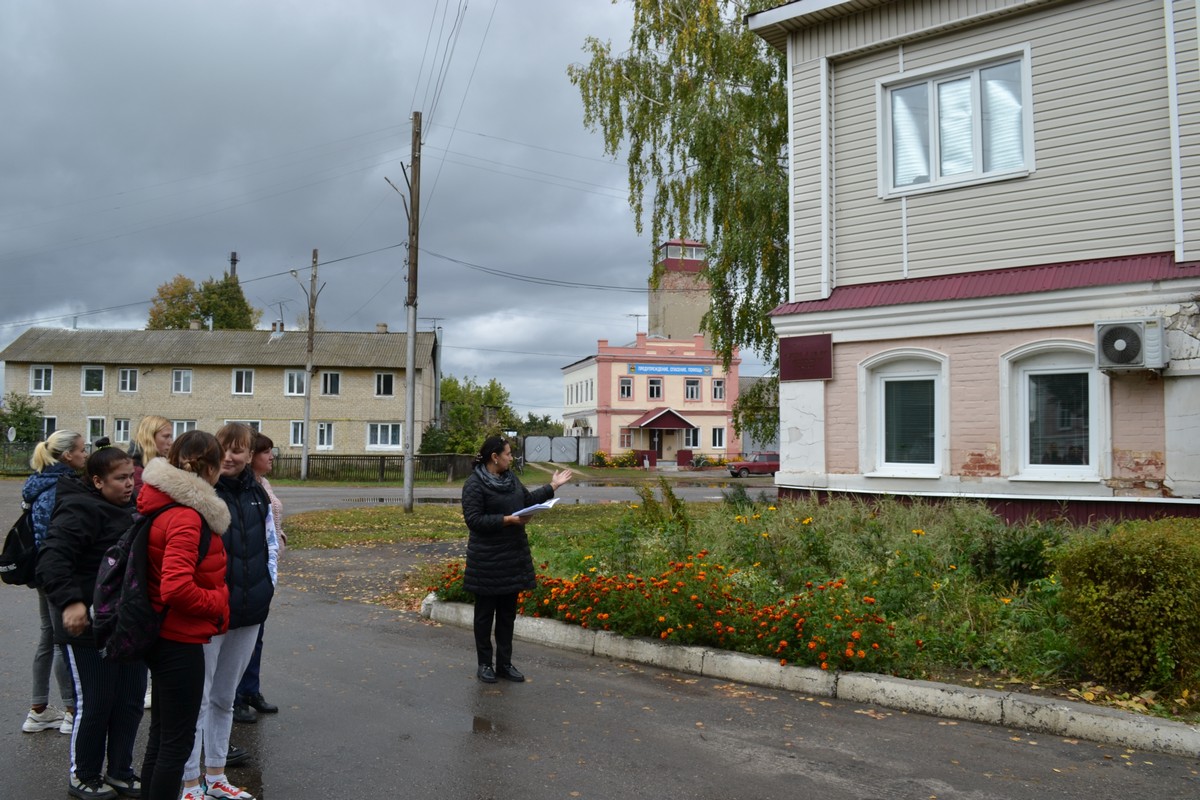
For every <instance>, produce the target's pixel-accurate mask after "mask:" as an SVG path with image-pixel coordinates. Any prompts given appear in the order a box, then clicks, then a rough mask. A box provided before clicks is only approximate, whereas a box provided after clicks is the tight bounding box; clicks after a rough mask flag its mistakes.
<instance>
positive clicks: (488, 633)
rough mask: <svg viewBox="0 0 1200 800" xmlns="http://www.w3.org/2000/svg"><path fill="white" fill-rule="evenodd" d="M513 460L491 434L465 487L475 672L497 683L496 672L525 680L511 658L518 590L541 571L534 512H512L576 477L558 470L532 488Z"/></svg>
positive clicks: (500, 440) (544, 497)
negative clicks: (532, 531) (532, 539)
mask: <svg viewBox="0 0 1200 800" xmlns="http://www.w3.org/2000/svg"><path fill="white" fill-rule="evenodd" d="M512 462H513V455H512V447H511V446H510V445H509V443H508V442H506V441H505V440H504V439H503V438H501V437H499V436H492V437H490V438H489V439H487V440H486V441H485V442H484V443H483V447H482V448H480V450H479V455H478V456H476V458H475V470H474V471H473V472H472V473H471V474H470V475H469V476H467V480H466V482H465V483H464V484H463V490H462V508H463V518H464V519H465V520H466V523H467V529H468V531H469V532H470V536H469V538H468V539H467V568H466V573H465V575H464V579H463V587H464V588H465V589H466V590H467V591H468V592H471V593H473V594H474V595H475V653H476V656H477V658H478V662H479V666H478V668H477V669H476V672H475V675H476V677H477V678H479V680H481V681H483V682H484V683H495V682H496V678H497V676H499V677H501V678H504V679H505V680H510V681H517V682H520V681H523V680H525V676H524V675H522V674H521V672H520V671H519V670H518V669H517V668H516V667H514V666H513V664H512V640H513V627H514V625H515V623H516V619H517V596H518V595H519V594H520V593H521V591H522V590H523V589H532V588H533V587H534V586H535V585H536V583H537V576H536V574H535V573H534V571H533V555H532V554H531V553H530V551H529V537H528V536H527V535H526V534H525V524H526V523H527V522H528V521H529V520H530V517H516V516H513V512H514V511H520V510H521V509H523V508H525V507H527V506H531V505H534V504H535V503H544V502H545V501H547V500H549V499H550V498H551V497H553V496H554V492H555V490H557V489H558V487H560V486H562V485H563V484H564V483H566V482H567V481H569V480H571V477H572V472H571V470H569V469H563V470H559V471H557V472H555V473H554V475H553V477H552V478H551V479H550V483H548V484H546V485H545V486H541V487H538V488H537V489H534V490H532V491H530V490H529V489H526V488H525V487H524V486H523V485H521V481H520V480H518V479H517V476H516V475H515V474H513V472H512V470H511V469H510V467H511V466H512ZM493 623H495V626H496V650H495V657H496V658H495V665H494V666H493V662H492V624H493Z"/></svg>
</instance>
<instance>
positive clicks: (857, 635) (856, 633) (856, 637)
mask: <svg viewBox="0 0 1200 800" xmlns="http://www.w3.org/2000/svg"><path fill="white" fill-rule="evenodd" d="M850 638H851V639H853V640H855V641H858V640H859V639H861V638H862V631H853V632H852V633H851V634H850Z"/></svg>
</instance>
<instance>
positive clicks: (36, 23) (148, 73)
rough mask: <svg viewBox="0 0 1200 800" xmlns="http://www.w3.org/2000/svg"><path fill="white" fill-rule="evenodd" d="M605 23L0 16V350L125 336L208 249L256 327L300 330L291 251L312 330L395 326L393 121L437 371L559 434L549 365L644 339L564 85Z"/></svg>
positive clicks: (352, 2)
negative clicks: (416, 176) (314, 291)
mask: <svg viewBox="0 0 1200 800" xmlns="http://www.w3.org/2000/svg"><path fill="white" fill-rule="evenodd" d="M631 18H632V12H631V11H630V8H629V6H628V5H627V4H625V3H619V4H617V5H613V4H612V3H610V2H609V0H475V1H474V2H469V3H468V2H466V0H436V1H435V0H400V1H399V2H397V0H391V1H390V2H389V1H386V0H336V1H335V0H320V1H318V0H305V1H304V2H282V1H281V0H255V2H246V1H245V0H204V1H203V2H200V0H172V2H169V3H164V2H160V1H158V0H106V2H65V0H6V2H4V3H3V4H0V99H2V102H3V104H4V113H3V124H0V176H3V177H2V179H0V276H2V277H0V346H3V345H6V344H7V343H8V342H10V341H12V339H14V338H16V336H18V335H19V334H20V333H21V332H22V331H24V330H25V329H26V328H27V327H29V326H30V325H33V324H36V325H47V326H66V327H70V326H71V325H77V326H78V327H81V328H83V327H88V328H129V327H142V326H143V325H144V324H145V320H146V313H147V310H148V308H149V300H150V298H151V297H153V295H154V293H155V291H156V289H157V287H158V286H159V285H160V284H162V283H164V282H166V281H167V280H169V279H170V278H172V277H173V276H175V275H176V274H180V273H182V274H184V275H187V276H188V277H190V278H192V279H194V280H195V281H197V282H199V281H201V280H203V279H205V278H207V277H209V276H213V275H220V274H221V273H222V272H223V271H224V270H226V269H228V266H229V265H228V258H229V253H230V251H233V250H236V251H237V253H238V257H239V259H240V262H239V264H238V267H237V271H238V275H239V277H240V278H241V280H242V283H243V287H244V290H245V292H246V296H247V298H248V299H249V300H250V302H251V303H252V304H254V305H255V306H257V307H259V308H262V309H263V311H264V316H263V319H264V322H265V323H266V324H267V325H269V322H270V320H271V319H273V318H276V317H279V316H280V313H281V309H282V315H283V319H284V320H285V322H286V324H287V326H288V327H289V328H292V327H295V323H296V320H297V319H298V318H299V317H301V316H302V315H303V314H304V313H305V308H306V306H305V302H306V301H305V298H304V294H303V292H302V291H301V288H300V286H299V285H298V284H297V282H296V280H294V279H293V278H292V277H291V276H290V275H289V274H288V271H289V270H290V269H297V270H299V271H300V277H301V278H302V279H303V281H304V283H305V285H306V286H307V279H308V267H309V264H310V263H311V258H312V250H313V249H314V248H317V249H319V251H320V259H321V262H322V264H323V266H322V267H321V268H320V270H319V275H320V280H321V282H322V283H324V284H325V286H324V289H323V291H322V292H321V294H320V302H319V305H318V318H319V323H318V324H319V325H320V326H321V327H322V328H324V329H326V330H345V331H351V330H373V329H374V326H375V324H376V323H377V322H386V323H388V325H389V326H390V327H391V329H392V330H397V331H403V330H404V329H405V325H406V314H405V308H404V298H405V294H406V291H407V289H406V284H405V273H406V268H405V265H404V256H405V250H404V249H403V247H399V246H397V245H401V244H403V243H404V242H405V241H406V240H407V223H406V221H405V218H404V204H403V202H402V199H401V197H400V196H399V195H398V194H396V192H394V191H393V190H392V189H391V188H390V187H389V186H388V184H387V183H386V182H385V180H384V178H385V177H387V178H390V179H391V180H392V181H393V182H394V183H396V184H397V185H398V186H401V187H403V185H404V184H403V180H404V175H403V172H402V170H401V164H405V165H408V164H409V163H410V158H411V155H410V151H411V137H412V133H411V118H412V112H413V111H414V110H417V111H421V113H422V115H423V123H424V129H425V130H424V137H423V140H424V145H423V149H422V172H421V181H422V192H421V210H422V214H421V217H422V226H421V239H420V244H421V255H420V258H419V260H418V264H419V267H420V276H419V282H418V290H419V297H418V309H419V316H420V317H421V318H422V319H421V320H420V323H419V328H420V329H421V330H429V329H431V328H432V326H433V325H434V324H435V322H434V318H436V319H437V322H436V324H437V325H440V326H441V327H442V329H443V335H444V338H443V342H444V344H445V351H444V353H445V358H444V371H445V372H446V373H447V374H451V375H455V376H458V377H460V378H461V377H474V378H476V379H478V380H479V381H480V382H486V381H487V380H488V379H490V378H497V379H498V380H500V381H501V383H503V384H504V385H505V386H506V387H507V388H508V390H509V392H510V394H511V396H512V400H513V404H514V406H515V408H516V410H517V412H518V413H519V414H521V415H522V416H524V415H525V414H526V413H528V412H534V413H538V414H542V413H549V414H551V415H552V416H553V417H554V418H555V419H558V418H560V417H561V415H562V389H561V386H562V383H561V373H560V372H559V369H560V367H562V366H564V365H566V364H568V363H571V362H572V361H575V360H577V359H579V358H582V357H584V356H586V355H588V354H590V353H593V352H594V351H595V345H596V340H597V339H600V338H607V339H610V340H611V341H612V342H613V343H614V344H615V343H623V342H626V341H630V340H632V339H633V336H634V334H635V332H636V329H637V326H639V325H640V329H641V330H645V324H646V321H645V319H644V318H642V319H640V320H639V319H638V318H636V317H633V316H629V315H631V314H645V311H646V297H645V286H646V278H647V276H648V275H649V269H650V258H651V243H650V242H649V241H648V239H647V238H645V237H639V236H638V235H637V234H636V232H635V228H634V220H633V214H632V212H631V211H630V210H629V206H628V203H627V199H626V196H627V184H626V170H625V167H624V165H623V164H621V163H618V162H614V161H613V160H612V159H610V158H606V157H605V156H604V154H603V147H602V144H601V141H600V136H599V134H593V133H590V132H589V131H587V130H586V129H585V128H584V126H583V123H582V105H581V102H580V99H579V95H578V91H577V90H576V89H575V87H573V86H572V85H571V83H570V81H569V80H568V79H567V76H566V68H567V66H568V65H569V64H571V63H574V62H578V61H581V60H582V59H583V56H584V54H583V51H582V49H581V48H582V46H583V43H584V39H585V37H587V36H589V35H593V36H598V37H600V38H603V39H611V40H612V41H613V42H614V43H615V44H617V45H618V48H620V47H623V42H624V41H626V39H627V37H628V31H629V25H630V21H631ZM456 20H457V24H456ZM464 262H465V263H464ZM527 279H534V280H532V281H531V280H527ZM547 280H548V281H552V282H556V283H557V282H563V283H566V284H568V285H548V284H547V283H545V282H544V281H547ZM572 283H573V284H579V285H569V284H572ZM597 287H608V288H597ZM97 312H99V313H97ZM747 366H748V367H749V368H746V367H744V368H743V371H744V372H746V373H747V374H756V370H755V368H754V365H753V364H752V363H749V364H748V365H747Z"/></svg>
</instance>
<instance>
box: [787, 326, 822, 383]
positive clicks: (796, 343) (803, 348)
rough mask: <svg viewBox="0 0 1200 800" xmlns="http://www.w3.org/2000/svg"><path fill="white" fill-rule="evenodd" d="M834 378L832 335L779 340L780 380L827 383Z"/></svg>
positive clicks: (820, 334) (792, 337)
mask: <svg viewBox="0 0 1200 800" xmlns="http://www.w3.org/2000/svg"><path fill="white" fill-rule="evenodd" d="M832 378H833V335H832V334H829V333H818V334H816V335H815V336H788V337H785V338H783V339H780V340H779V380H781V381H827V380H830V379H832Z"/></svg>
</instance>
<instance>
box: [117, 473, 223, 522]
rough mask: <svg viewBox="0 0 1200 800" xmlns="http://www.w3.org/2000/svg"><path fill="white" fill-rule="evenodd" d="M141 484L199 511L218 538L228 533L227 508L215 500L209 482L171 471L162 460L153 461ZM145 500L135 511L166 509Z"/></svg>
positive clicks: (217, 499) (215, 494) (197, 476)
mask: <svg viewBox="0 0 1200 800" xmlns="http://www.w3.org/2000/svg"><path fill="white" fill-rule="evenodd" d="M142 481H143V482H144V483H145V484H146V485H147V486H153V487H154V488H155V489H158V491H159V492H161V493H163V494H165V495H167V496H168V497H169V498H170V500H174V501H175V502H176V503H179V504H180V505H185V506H188V507H189V508H194V509H196V510H197V511H199V512H200V516H202V517H204V521H205V522H207V523H208V527H209V528H211V529H212V532H213V533H215V534H217V535H218V536H219V535H221V534H223V533H225V531H227V530H229V522H230V517H229V506H227V505H226V504H225V501H224V500H222V499H221V498H220V497H218V496H217V492H216V490H215V489H213V487H212V486H210V485H209V484H208V481H206V480H204V479H203V478H201V477H200V476H199V475H197V474H195V473H193V472H187V471H185V470H182V469H179V468H178V467H173V466H171V464H170V462H168V461H167V460H166V459H165V458H154V459H151V460H150V463H149V464H148V465H146V469H145V470H144V471H143V472H142ZM145 499H146V500H148V501H149V502H145V503H143V502H142V498H139V502H138V510H139V511H141V512H143V513H148V512H150V511H153V510H154V509H155V508H159V507H161V506H163V505H166V503H158V502H155V501H154V500H153V499H151V498H150V497H147V498H145Z"/></svg>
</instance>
